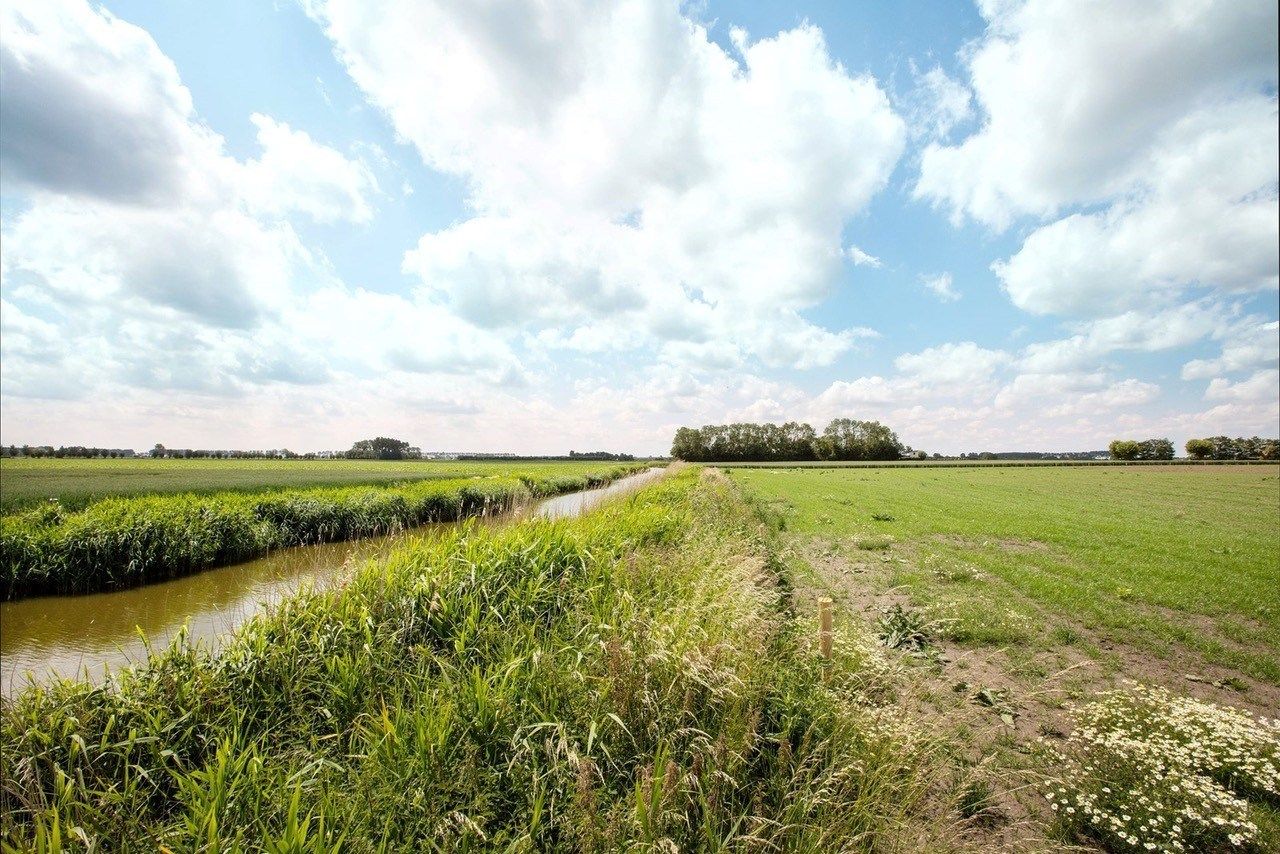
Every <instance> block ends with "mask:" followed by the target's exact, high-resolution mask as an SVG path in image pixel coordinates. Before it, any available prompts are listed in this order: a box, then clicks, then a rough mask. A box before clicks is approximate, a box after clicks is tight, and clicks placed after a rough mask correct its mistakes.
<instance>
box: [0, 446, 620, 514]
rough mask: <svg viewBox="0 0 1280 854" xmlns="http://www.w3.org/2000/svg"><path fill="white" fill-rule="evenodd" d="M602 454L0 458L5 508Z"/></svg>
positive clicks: (473, 470)
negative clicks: (523, 458)
mask: <svg viewBox="0 0 1280 854" xmlns="http://www.w3.org/2000/svg"><path fill="white" fill-rule="evenodd" d="M601 465H602V463H600V462H599V461H587V462H554V461H550V462H537V461H502V460H494V461H474V462H466V461H462V462H459V461H451V460H213V459H194V460H152V459H131V460H120V459H117V460H111V459H105V460H104V459H50V458H38V459H32V458H25V457H18V458H12V457H9V458H4V459H0V511H2V512H5V513H9V512H12V511H14V510H17V509H21V508H23V507H29V506H31V505H33V504H38V503H40V502H43V501H47V500H48V499H50V498H56V499H58V501H59V502H60V503H61V504H62V505H63V506H65V507H69V508H72V509H79V508H80V507H83V506H85V505H86V504H88V503H90V502H91V501H94V500H96V499H99V498H107V497H116V496H125V495H152V494H165V493H174V492H192V493H210V492H227V491H257V490H263V489H296V488H300V487H308V486H351V485H356V484H378V483H399V482H404V481H411V480H427V479H433V478H456V477H475V476H486V475H498V476H502V477H519V476H520V475H531V476H535V477H554V476H559V475H568V474H574V473H580V472H584V471H588V470H591V469H592V468H599V467H600V466H601Z"/></svg>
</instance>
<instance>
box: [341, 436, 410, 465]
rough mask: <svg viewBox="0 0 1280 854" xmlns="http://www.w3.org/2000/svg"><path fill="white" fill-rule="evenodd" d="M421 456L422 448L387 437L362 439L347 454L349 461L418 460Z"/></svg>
mask: <svg viewBox="0 0 1280 854" xmlns="http://www.w3.org/2000/svg"><path fill="white" fill-rule="evenodd" d="M421 456H422V449H421V448H415V447H413V446H412V445H410V444H409V443H408V442H405V441H403V440H401V439H391V438H388V437H386V436H378V437H377V438H375V439H361V440H360V441H359V442H356V443H354V444H353V445H352V446H351V450H349V451H347V453H346V457H347V459H349V460H416V459H419V458H420V457H421Z"/></svg>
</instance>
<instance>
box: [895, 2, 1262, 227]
mask: <svg viewBox="0 0 1280 854" xmlns="http://www.w3.org/2000/svg"><path fill="white" fill-rule="evenodd" d="M982 11H983V14H984V16H985V17H986V18H987V21H988V27H987V32H986V34H985V35H984V36H983V37H982V38H981V39H979V40H978V42H977V43H976V44H975V45H973V46H971V48H969V49H968V50H967V52H966V54H965V65H966V70H967V71H968V73H969V76H970V79H971V81H972V85H973V90H974V93H975V95H976V97H977V100H978V104H979V112H980V115H981V118H982V127H981V129H980V130H979V131H978V132H976V133H974V134H972V135H970V136H968V137H967V138H965V139H964V140H962V141H961V142H960V143H959V144H957V145H954V146H948V145H942V144H936V143H935V144H932V145H930V146H929V147H928V148H927V149H926V150H925V152H924V154H923V158H922V163H921V173H920V179H919V182H918V184H917V186H916V194H917V195H918V196H919V197H922V198H926V199H930V200H932V201H934V202H935V203H938V204H942V205H946V206H947V207H949V208H950V209H951V210H952V211H953V212H954V214H955V215H956V216H957V217H960V216H969V217H973V218H974V219H977V220H979V221H981V222H985V223H988V224H990V225H993V226H995V227H997V228H1004V227H1005V226H1006V225H1007V224H1008V223H1009V222H1010V221H1011V219H1012V218H1013V217H1014V216H1017V215H1022V214H1031V215H1035V216H1051V215H1053V214H1055V213H1056V212H1058V211H1059V210H1060V209H1061V208H1062V207H1063V206H1066V205H1072V204H1078V203H1090V202H1099V201H1105V200H1107V199H1109V198H1112V197H1114V196H1116V195H1117V194H1121V193H1125V192H1127V191H1128V190H1129V189H1130V188H1132V187H1133V185H1134V184H1135V182H1137V183H1138V184H1142V183H1145V179H1146V178H1147V177H1148V173H1149V165H1150V164H1149V160H1150V156H1151V152H1152V150H1153V148H1155V147H1158V145H1159V143H1160V141H1161V139H1162V138H1164V137H1166V136H1167V134H1168V133H1169V131H1170V129H1171V128H1173V127H1174V126H1175V125H1177V124H1178V123H1179V122H1180V121H1182V120H1183V119H1184V118H1185V117H1186V116H1187V115H1188V113H1189V112H1194V111H1196V110H1197V109H1201V108H1204V107H1206V106H1209V105H1213V104H1215V103H1221V102H1223V101H1229V100H1230V99H1232V98H1235V97H1238V96H1239V95H1240V93H1241V92H1246V93H1247V92H1249V91H1251V90H1253V91H1265V90H1267V89H1269V88H1270V89H1273V88H1274V86H1275V81H1276V66H1275V55H1276V21H1277V17H1276V7H1275V4H1274V3H1271V2H1268V0H1217V2H1212V1H1210V2H1206V1H1205V0H1178V2H1172V3H1170V2H1158V0H1140V1H1139V2H1130V3H1121V4H1108V5H1106V6H1105V7H1100V6H1097V5H1094V4H1089V3H1064V2H1054V0H1029V2H1010V3H1000V4H988V5H986V6H985V7H983V9H982Z"/></svg>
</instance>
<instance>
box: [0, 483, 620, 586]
mask: <svg viewBox="0 0 1280 854" xmlns="http://www.w3.org/2000/svg"><path fill="white" fill-rule="evenodd" d="M641 468H643V466H639V465H631V466H627V465H624V466H613V467H609V468H601V469H598V470H594V471H592V472H590V473H588V474H586V475H582V476H576V477H564V476H559V475H548V476H543V477H539V476H533V475H525V476H523V477H518V478H517V477H501V476H493V477H484V478H465V479H462V478H455V479H449V480H420V481H414V482H409V483H401V484H395V485H392V486H349V487H331V488H317V489H293V490H273V491H267V492H258V493H246V492H223V493H215V494H212V495H194V494H188V495H153V496H143V497H130V498H108V499H105V500H101V501H97V502H94V503H92V504H90V505H89V506H87V507H85V508H84V509H83V510H78V511H66V510H63V509H62V508H61V507H59V505H58V504H57V502H48V503H47V504H46V505H45V506H42V507H38V508H36V509H33V510H28V511H25V512H22V513H17V514H11V515H8V516H5V517H3V520H0V585H2V586H3V594H4V596H5V598H7V599H12V598H15V597H18V596H24V595H30V594H33V593H41V592H58V593H70V592H85V591H91V590H102V589H108V588H113V587H123V586H129V585H133V584H139V583H142V582H144V581H151V580H156V579H160V578H168V577H173V576H178V575H184V574H186V573H190V572H195V571H198V570H201V569H207V568H210V567H214V566H221V565H225V564H228V563H235V562H237V561H241V560H248V559H250V558H254V557H259V556H261V555H263V554H266V553H267V552H268V551H270V550H272V549H276V548H282V547H286V546H296V545H305V544H310V543H320V542H332V541H336V540H348V539H355V538H358V537H368V536H375V535H378V534H389V533H393V532H396V531H400V530H404V529H406V528H410V527H414V526H417V525H422V524H425V523H428V522H444V521H455V520H458V519H461V518H465V517H467V516H473V515H479V514H486V513H492V512H498V511H501V510H505V509H509V508H511V507H512V506H514V505H516V504H518V503H520V502H523V501H527V500H529V499H531V498H533V497H540V496H546V495H556V494H561V493H564V492H571V491H574V490H576V489H582V488H585V487H586V485H591V484H600V483H607V482H609V481H612V480H615V479H617V478H619V477H623V476H625V475H627V474H631V473H633V472H635V471H638V470H639V469H641Z"/></svg>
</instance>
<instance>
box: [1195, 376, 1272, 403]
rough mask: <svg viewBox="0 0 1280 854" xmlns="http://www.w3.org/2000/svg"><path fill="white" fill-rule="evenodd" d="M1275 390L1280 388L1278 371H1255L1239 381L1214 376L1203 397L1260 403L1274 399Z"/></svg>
mask: <svg viewBox="0 0 1280 854" xmlns="http://www.w3.org/2000/svg"><path fill="white" fill-rule="evenodd" d="M1277 390H1280V371H1277V370H1267V371H1257V372H1255V373H1254V374H1253V375H1252V376H1250V377H1248V378H1247V379H1243V380H1240V381H1239V382H1232V381H1231V380H1228V379H1225V378H1223V377H1216V378H1214V379H1213V380H1212V381H1211V382H1210V383H1209V387H1208V388H1207V389H1205V392H1204V399H1205V400H1233V401H1240V402H1244V403H1262V402H1264V401H1269V400H1270V401H1273V400H1275V399H1276V394H1277Z"/></svg>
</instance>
